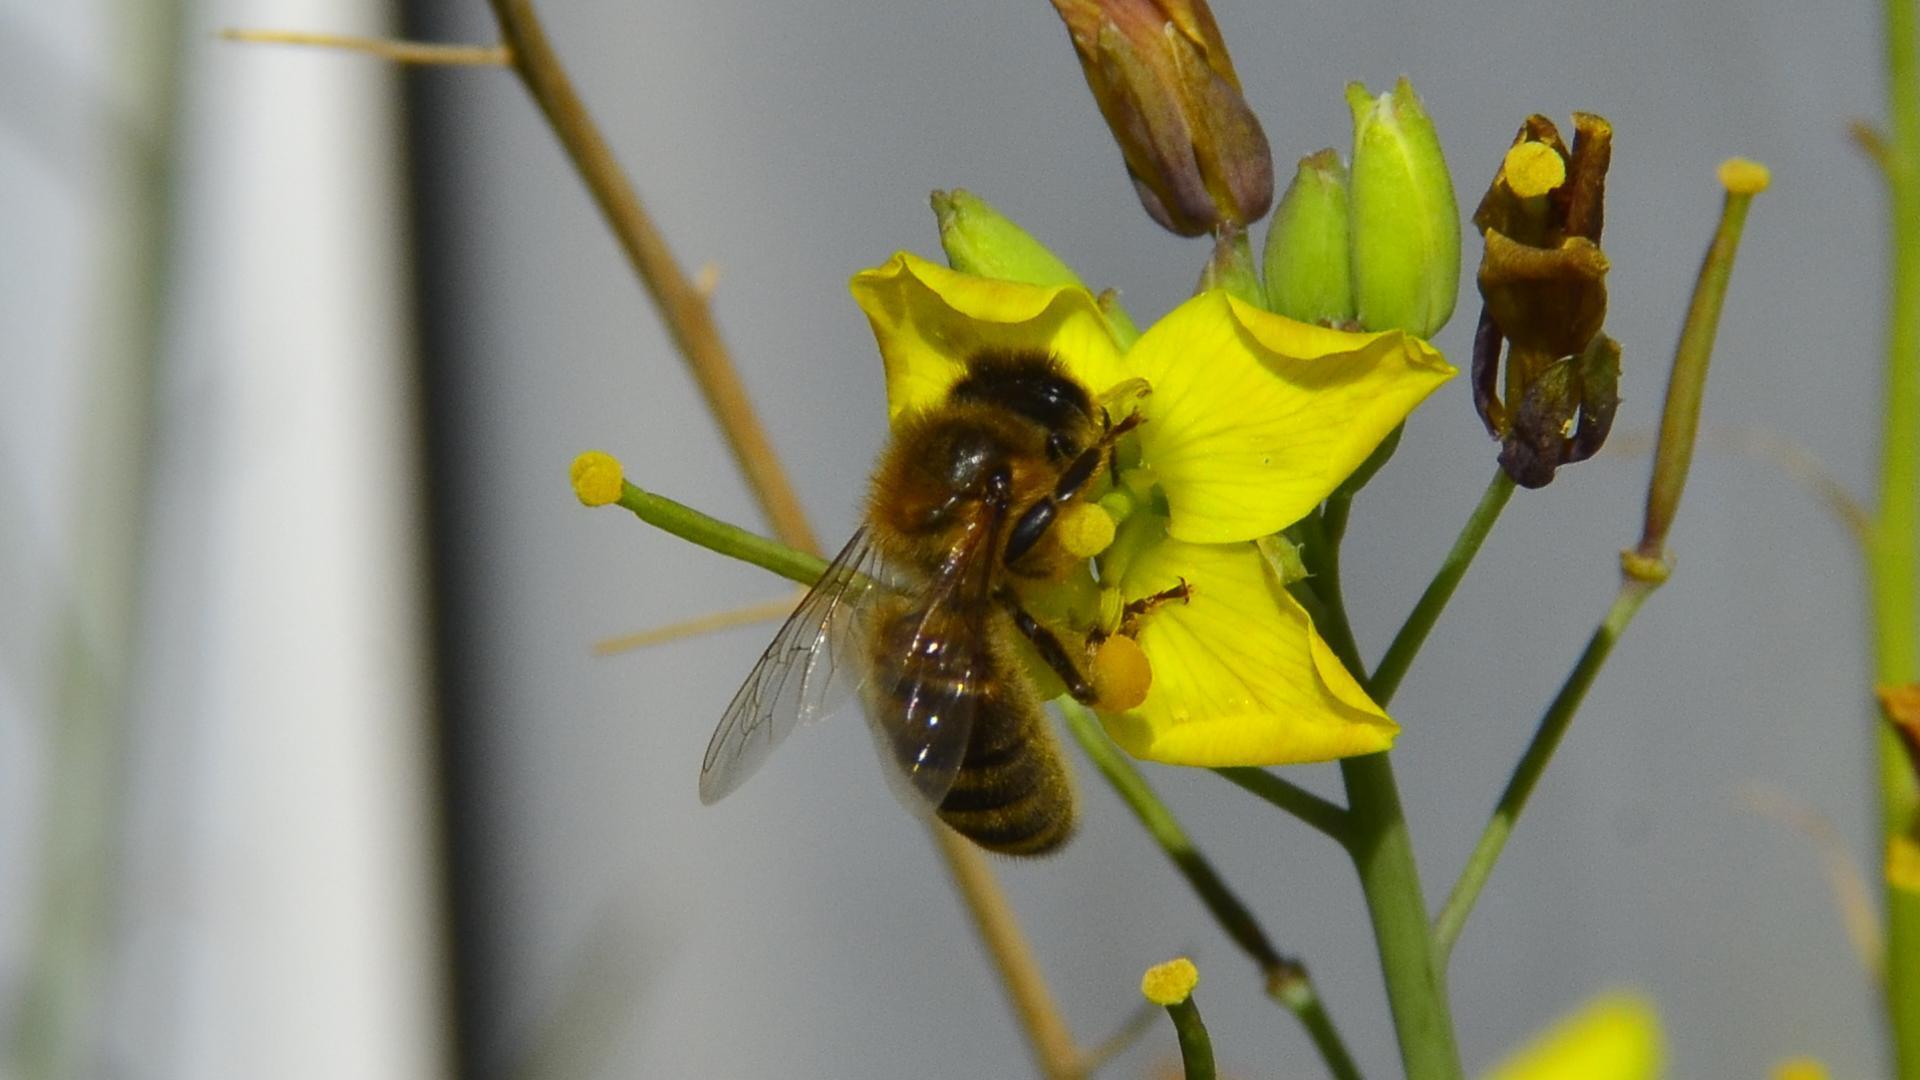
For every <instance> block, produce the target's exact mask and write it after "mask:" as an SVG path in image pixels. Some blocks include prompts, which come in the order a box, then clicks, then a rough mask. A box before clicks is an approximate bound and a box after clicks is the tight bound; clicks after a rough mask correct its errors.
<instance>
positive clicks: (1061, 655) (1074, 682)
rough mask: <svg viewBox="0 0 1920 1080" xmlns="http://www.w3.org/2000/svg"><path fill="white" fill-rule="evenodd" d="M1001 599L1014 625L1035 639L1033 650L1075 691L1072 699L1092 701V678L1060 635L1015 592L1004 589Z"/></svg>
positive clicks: (1033, 640)
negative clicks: (1087, 675)
mask: <svg viewBox="0 0 1920 1080" xmlns="http://www.w3.org/2000/svg"><path fill="white" fill-rule="evenodd" d="M1000 600H1001V602H1002V603H1004V604H1005V605H1006V606H1007V611H1008V612H1009V613H1011V614H1012V615H1013V625H1014V626H1016V627H1018V628H1019V629H1020V633H1021V634H1022V635H1023V636H1024V637H1026V639H1027V640H1028V641H1031V642H1033V647H1034V650H1035V651H1036V652H1038V653H1039V654H1040V659H1042V660H1045V661H1046V662H1047V666H1048V667H1050V668H1052V669H1053V672H1054V674H1056V675H1058V676H1060V681H1061V682H1063V683H1066V684H1067V693H1069V694H1072V695H1073V699H1074V700H1075V701H1078V702H1080V703H1081V704H1082V705H1091V704H1093V697H1094V694H1093V683H1092V681H1090V680H1089V679H1088V678H1087V677H1086V676H1085V675H1083V674H1081V673H1080V668H1079V666H1078V665H1077V664H1075V663H1074V662H1073V657H1071V656H1069V655H1068V654H1067V647H1066V646H1065V645H1063V644H1061V643H1060V639H1059V637H1057V636H1056V635H1055V634H1054V632H1053V631H1051V630H1049V629H1047V628H1046V627H1044V626H1041V625H1040V622H1039V620H1037V619H1035V618H1034V617H1033V616H1031V615H1029V614H1027V609H1026V608H1023V607H1021V606H1020V601H1019V600H1016V599H1015V598H1014V596H1013V594H1012V593H1008V592H1003V593H1001V594H1000Z"/></svg>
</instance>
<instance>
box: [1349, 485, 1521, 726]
mask: <svg viewBox="0 0 1920 1080" xmlns="http://www.w3.org/2000/svg"><path fill="white" fill-rule="evenodd" d="M1512 497H1513V478H1512V477H1510V476H1508V475H1507V473H1506V470H1504V469H1495V470H1494V473H1493V480H1492V481H1491V482H1490V483H1488V484H1487V490H1486V493H1485V494H1483V495H1481V496H1480V505H1478V506H1476V507H1474V508H1473V515H1472V516H1471V517H1469V518H1467V524H1466V527H1465V528H1463V529H1461V530H1460V535H1459V536H1458V537H1457V538H1455V540H1454V541H1453V549H1452V550H1450V551H1448V552H1447V557H1446V559H1445V561H1443V562H1442V563H1441V564H1440V569H1439V570H1438V571H1437V572H1436V573H1435V574H1434V575H1433V580H1432V581H1431V582H1429V583H1428V584H1427V591H1425V592H1423V593H1421V594H1420V602H1419V603H1417V604H1415V605H1414V606H1413V611H1412V612H1410V613H1409V614H1408V615H1407V621H1406V622H1404V623H1402V624H1401V626H1400V632H1399V633H1397V634H1395V635H1393V643H1392V644H1390V645H1388V646H1387V652H1386V655H1384V656H1382V657H1381V658H1380V666H1379V667H1378V668H1376V669H1375V670H1374V673H1373V678H1372V679H1370V680H1368V683H1367V690H1368V692H1369V693H1371V694H1372V696H1373V700H1374V701H1376V702H1378V703H1379V704H1380V705H1381V707H1383V708H1384V707H1385V706H1386V705H1387V703H1388V702H1390V701H1392V700H1393V695H1394V692H1395V691H1396V690H1398V689H1400V680H1401V679H1403V678H1405V677H1406V674H1407V669H1408V668H1411V667H1412V666H1413V660H1414V657H1415V656H1417V655H1419V653H1420V646H1422V645H1423V644H1425V643H1426V640H1427V635H1428V634H1429V633H1431V632H1432V631H1433V627H1434V624H1435V623H1437V622H1439V621H1440V613H1441V612H1442V611H1444V610H1445V609H1446V606H1447V601H1449V600H1451V599H1452V598H1453V590H1454V589H1455V588H1457V587H1459V585H1460V579H1461V578H1464V577H1466V576H1467V567H1469V566H1471V565H1472V564H1473V557H1474V556H1475V555H1478V554H1479V553H1480V545H1481V544H1483V543H1485V542H1486V539H1487V534H1488V533H1490V532H1492V531H1493V523H1494V522H1495V521H1498V520H1499V518H1500V511H1502V510H1504V509H1506V506H1507V500H1508V499H1510V498H1512Z"/></svg>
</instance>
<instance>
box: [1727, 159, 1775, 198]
mask: <svg viewBox="0 0 1920 1080" xmlns="http://www.w3.org/2000/svg"><path fill="white" fill-rule="evenodd" d="M1719 175H1720V186H1721V187H1723V188H1726V189H1727V192H1728V194H1731V195H1758V194H1760V193H1761V192H1763V191H1765V190H1767V185H1768V184H1769V183H1771V182H1772V181H1773V173H1772V172H1771V171H1770V170H1768V168H1767V167H1766V166H1765V165H1762V164H1760V163H1759V162H1757V161H1749V160H1748V159H1746V158H1728V159H1727V160H1725V161H1723V162H1721V163H1720V170H1719Z"/></svg>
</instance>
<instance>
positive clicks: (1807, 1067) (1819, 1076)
mask: <svg viewBox="0 0 1920 1080" xmlns="http://www.w3.org/2000/svg"><path fill="white" fill-rule="evenodd" d="M1827 1075H1828V1074H1827V1067H1826V1066H1825V1065H1822V1064H1820V1063H1819V1062H1818V1061H1815V1060H1814V1059H1813V1058H1810V1057H1797V1058H1788V1059H1787V1060H1785V1061H1782V1062H1780V1063H1779V1064H1778V1065H1775V1066H1774V1067H1773V1080H1827Z"/></svg>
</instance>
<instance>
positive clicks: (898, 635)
mask: <svg viewBox="0 0 1920 1080" xmlns="http://www.w3.org/2000/svg"><path fill="white" fill-rule="evenodd" d="M994 526H995V521H994V520H993V519H992V518H991V517H987V518H984V519H983V520H981V521H979V522H977V523H976V525H975V527H974V529H973V531H972V534H971V535H970V536H969V537H968V539H967V541H966V542H964V543H962V544H960V545H958V546H957V547H956V549H955V550H954V551H953V552H952V553H951V554H950V555H949V556H948V558H947V561H946V562H945V564H944V565H943V566H942V568H941V571H940V573H939V574H938V575H936V576H935V577H934V578H933V580H932V581H930V582H929V583H928V584H927V587H926V589H925V590H924V591H923V592H921V593H919V594H918V595H916V596H914V597H912V602H911V603H910V604H908V605H906V606H904V607H902V608H901V609H900V610H899V611H898V612H897V613H895V614H893V615H890V616H888V617H887V619H886V622H885V623H884V624H883V625H880V626H877V627H875V628H874V632H875V633H876V634H878V635H881V640H880V642H879V644H878V645H877V646H876V651H882V652H885V653H886V655H889V656H893V657H896V658H898V660H899V662H898V665H897V666H896V667H894V668H892V669H889V670H876V671H874V672H873V673H872V675H871V676H870V678H869V679H868V681H867V683H866V686H865V690H866V702H867V715H868V717H869V718H870V719H871V720H872V721H873V733H874V739H875V741H876V742H877V743H878V744H879V747H880V756H881V757H882V758H884V759H886V762H887V770H886V771H887V773H888V775H889V776H890V777H891V778H893V779H894V780H895V781H896V782H895V784H894V788H895V791H896V793H898V794H900V795H901V796H902V797H903V799H904V800H905V801H906V802H907V803H908V804H909V805H914V804H916V803H923V804H925V805H927V806H932V807H936V808H937V807H938V806H939V805H940V804H941V802H942V801H944V800H945V799H946V797H947V792H948V791H949V790H951V789H952V787H953V781H954V777H955V775H956V774H957V773H958V772H959V771H960V764H961V761H962V760H963V759H964V758H965V757H966V752H967V744H968V741H969V738H970V737H971V735H972V733H973V724H974V718H975V715H976V713H977V712H978V708H979V702H980V700H981V698H982V696H983V695H985V694H988V693H991V692H992V690H991V687H990V686H989V685H988V682H989V680H990V679H991V677H992V660H993V658H992V655H991V653H990V649H991V640H990V637H989V634H990V631H991V627H990V625H989V623H990V620H991V618H992V610H993V608H992V605H993V596H992V592H991V590H992V587H993V575H992V573H991V570H992V566H991V559H992V554H991V550H992V545H991V544H990V543H988V542H987V541H988V538H989V537H991V536H992V535H993V532H994ZM901 781H904V783H901Z"/></svg>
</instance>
